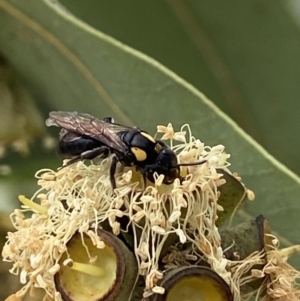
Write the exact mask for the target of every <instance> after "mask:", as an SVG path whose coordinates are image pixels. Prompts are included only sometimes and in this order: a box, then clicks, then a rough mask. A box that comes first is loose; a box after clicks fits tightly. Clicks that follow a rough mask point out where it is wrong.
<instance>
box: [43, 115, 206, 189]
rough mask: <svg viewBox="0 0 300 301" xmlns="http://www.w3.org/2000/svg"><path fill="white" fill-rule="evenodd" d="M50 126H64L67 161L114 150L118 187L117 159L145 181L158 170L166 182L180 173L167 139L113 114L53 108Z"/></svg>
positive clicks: (61, 137)
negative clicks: (123, 122) (120, 121)
mask: <svg viewBox="0 0 300 301" xmlns="http://www.w3.org/2000/svg"><path fill="white" fill-rule="evenodd" d="M46 125H47V126H57V127H61V128H62V129H61V131H60V134H59V144H58V152H59V153H60V155H61V156H63V157H71V158H72V159H71V160H70V161H68V163H67V165H70V164H73V163H75V162H77V161H80V160H85V159H88V160H92V159H94V158H96V157H98V156H101V157H103V158H106V157H107V156H109V155H110V154H112V155H113V157H112V164H111V167H110V181H111V184H112V188H113V189H114V188H116V180H115V172H116V167H117V163H118V162H120V163H121V164H123V165H124V166H136V168H137V170H138V171H140V172H141V174H142V176H143V179H144V183H145V180H146V178H147V179H148V180H149V181H151V182H154V173H155V172H156V173H157V174H163V175H164V180H163V183H164V184H171V183H173V182H174V180H175V179H176V178H181V176H180V166H188V165H198V164H202V163H204V162H206V161H201V162H193V163H191V164H178V161H177V157H176V154H175V153H174V151H172V150H171V149H170V148H169V147H168V146H167V145H166V144H165V143H164V142H163V141H161V140H155V139H154V138H153V137H152V136H151V135H150V134H148V133H147V132H145V131H143V130H141V129H138V128H132V127H127V126H124V125H121V124H117V123H114V120H113V119H112V118H110V117H108V118H105V119H103V120H99V119H97V118H95V117H93V116H91V115H89V114H84V113H77V112H73V113H70V112H62V111H57V112H50V113H49V118H48V119H47V120H46Z"/></svg>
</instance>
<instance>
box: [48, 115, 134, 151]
mask: <svg viewBox="0 0 300 301" xmlns="http://www.w3.org/2000/svg"><path fill="white" fill-rule="evenodd" d="M46 125H47V126H57V127H61V128H63V129H65V130H67V131H72V132H75V133H78V134H80V135H85V136H88V137H91V138H94V139H96V140H98V141H100V142H102V143H103V144H104V145H106V146H108V147H110V148H112V149H114V150H117V151H119V152H124V149H125V147H126V146H125V144H124V143H123V141H122V140H121V139H120V138H119V136H118V135H117V133H118V132H121V131H125V130H129V129H131V128H129V127H126V126H122V125H120V124H116V123H109V122H105V121H103V120H99V119H97V118H95V117H93V116H92V115H89V114H84V113H77V112H72V113H71V112H62V111H53V112H50V113H49V118H48V119H47V120H46Z"/></svg>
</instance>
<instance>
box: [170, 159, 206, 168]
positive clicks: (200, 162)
mask: <svg viewBox="0 0 300 301" xmlns="http://www.w3.org/2000/svg"><path fill="white" fill-rule="evenodd" d="M205 162H207V160H202V161H198V162H191V163H180V164H177V165H174V166H172V167H173V168H176V167H180V166H194V165H201V164H203V163H205Z"/></svg>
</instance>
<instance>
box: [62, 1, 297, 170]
mask: <svg viewBox="0 0 300 301" xmlns="http://www.w3.org/2000/svg"><path fill="white" fill-rule="evenodd" d="M61 2H62V3H63V4H64V5H65V6H66V7H67V8H68V9H69V10H70V11H71V12H72V13H74V14H75V15H76V16H78V17H79V18H80V19H81V20H84V21H85V22H87V23H88V24H91V25H92V26H94V27H95V28H98V29H99V30H101V31H103V32H105V33H107V34H109V35H111V36H113V37H115V38H117V39H118V40H120V41H122V42H124V43H126V44H127V45H130V46H131V47H133V48H135V49H138V50H140V51H142V52H144V53H146V54H148V55H149V56H151V57H153V58H155V59H157V60H158V61H159V62H161V63H162V64H163V65H165V66H167V67H168V68H170V69H171V70H173V71H175V72H176V73H177V74H180V76H181V77H183V78H184V79H186V80H187V81H188V82H189V83H191V84H193V85H194V86H195V87H196V88H197V89H199V90H200V91H202V92H203V93H205V95H206V96H208V97H209V98H210V99H212V100H213V102H214V103H215V104H217V105H218V106H219V108H220V109H221V110H222V111H224V112H225V113H226V114H228V115H229V116H230V117H231V118H232V119H233V120H235V121H236V122H237V123H238V124H239V125H240V126H241V127H242V128H243V129H244V130H245V131H246V132H247V133H248V134H250V135H251V136H252V137H254V138H255V139H256V140H257V141H258V142H259V143H260V144H261V145H263V146H264V147H265V148H266V149H267V150H268V151H269V152H270V153H271V154H273V155H274V156H275V157H276V158H278V159H279V160H280V161H281V162H284V164H286V165H287V166H288V167H289V168H290V169H292V170H293V171H295V172H296V173H298V174H299V173H300V160H298V157H299V149H300V140H299V139H295V137H297V136H298V132H299V117H298V112H299V110H300V107H299V94H300V86H299V84H298V81H297V79H298V78H299V77H300V52H299V51H298V50H299V47H300V32H299V13H298V16H297V9H296V8H297V7H296V3H298V2H299V1H297V0H287V1H280V0H279V1H273V0H264V1H257V0H248V1H247V2H246V3H245V2H244V1H240V0H232V1H230V2H228V1H223V0H211V1H198V0H167V1H155V0H153V1H146V2H145V1H139V0H127V1H123V2H122V1H105V0H104V1H103V0H102V1H101V0H89V1H88V4H87V3H86V2H85V1H76V0H61ZM293 2H294V3H295V4H294V6H292V3H293ZM116 4H117V5H116ZM116 7H117V9H116ZM295 15H296V16H295ZM294 19H296V20H294ZM297 20H298V26H297V24H296V22H295V21H297ZM287 146H290V147H287Z"/></svg>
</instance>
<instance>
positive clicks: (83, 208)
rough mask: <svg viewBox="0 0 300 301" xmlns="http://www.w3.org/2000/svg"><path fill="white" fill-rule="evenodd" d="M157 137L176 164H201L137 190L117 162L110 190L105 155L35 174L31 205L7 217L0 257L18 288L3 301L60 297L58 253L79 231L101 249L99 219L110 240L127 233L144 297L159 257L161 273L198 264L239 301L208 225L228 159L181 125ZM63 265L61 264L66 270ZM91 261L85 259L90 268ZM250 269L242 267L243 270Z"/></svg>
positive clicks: (156, 276) (236, 281)
mask: <svg viewBox="0 0 300 301" xmlns="http://www.w3.org/2000/svg"><path fill="white" fill-rule="evenodd" d="M158 132H159V133H163V137H162V139H167V140H169V144H170V147H171V148H172V149H173V150H174V151H175V152H176V154H177V156H178V161H179V163H188V162H196V161H202V160H206V162H205V163H203V164H200V165H195V166H189V167H184V168H182V174H183V175H186V177H185V179H184V181H183V182H182V183H180V181H179V179H176V180H175V181H174V183H173V184H171V185H163V184H162V181H163V176H162V175H160V176H159V175H156V181H155V184H153V185H149V186H147V187H146V188H145V189H144V190H142V189H140V188H139V187H140V185H139V183H136V182H134V181H133V178H132V173H133V172H132V170H127V169H124V168H123V167H122V166H121V165H120V166H119V169H118V171H117V174H116V180H117V181H116V182H117V188H116V189H115V190H114V191H112V189H111V183H110V180H109V168H110V166H111V159H110V158H107V159H105V160H103V161H102V162H101V164H99V165H86V164H84V163H83V162H79V163H77V164H73V165H71V166H67V167H64V168H62V169H60V170H59V171H52V170H47V169H43V170H40V171H39V172H38V173H37V174H36V177H37V178H38V185H39V186H40V187H41V188H40V190H39V191H37V192H36V193H35V195H34V196H33V197H32V200H35V203H33V202H32V201H30V200H28V199H26V198H24V197H21V198H20V200H21V201H22V202H23V204H24V206H23V208H22V209H16V210H15V212H14V213H13V214H12V215H11V219H12V221H13V224H14V226H15V228H16V232H14V233H9V234H8V240H7V243H6V245H5V247H4V249H3V252H2V255H3V257H4V259H5V260H6V261H11V262H13V268H12V269H11V272H12V273H15V274H19V275H20V281H21V283H23V284H24V287H23V289H21V290H20V291H19V292H17V293H16V294H14V295H12V296H10V297H9V298H8V299H7V300H10V301H13V300H14V301H15V300H21V299H22V297H23V296H24V295H25V293H26V291H27V290H28V289H30V288H32V287H40V288H43V289H44V290H45V291H46V293H47V296H48V298H49V299H50V300H55V301H58V300H61V296H60V294H59V293H58V292H57V291H56V287H55V284H54V274H55V273H56V272H57V271H58V270H59V269H60V264H59V262H60V259H61V257H62V255H63V254H64V253H66V252H68V250H67V243H68V241H69V240H70V239H71V238H72V236H73V235H74V234H75V233H76V232H79V233H80V234H81V235H82V239H83V236H84V234H86V235H88V236H89V237H90V238H91V240H92V242H93V244H94V245H95V246H96V247H97V248H103V247H104V243H103V241H101V240H100V238H99V237H98V236H97V234H96V233H97V228H98V227H99V226H100V227H101V226H102V225H103V223H104V222H105V221H106V222H108V224H109V226H110V228H111V232H112V233H114V234H115V235H117V234H119V233H120V231H125V230H126V229H127V228H128V227H131V228H132V230H133V234H134V235H133V239H134V252H135V255H136V258H137V262H138V267H139V274H140V275H143V276H144V277H145V284H146V285H145V286H146V287H145V292H144V297H145V298H146V297H147V296H150V295H151V294H153V293H163V292H164V289H163V288H162V287H160V286H159V284H158V282H159V280H160V279H161V278H162V277H163V273H162V271H161V266H159V262H160V261H161V260H162V261H163V262H164V263H165V267H166V268H167V267H171V266H179V265H180V264H182V265H185V264H190V262H191V261H193V262H194V263H197V262H199V261H201V260H203V261H205V262H207V263H208V264H210V266H211V267H212V269H213V270H215V271H216V272H217V273H218V274H219V275H220V276H221V277H223V279H224V280H225V281H226V282H227V283H228V284H229V285H230V287H231V290H232V292H233V293H234V296H235V300H240V282H241V280H240V277H237V276H236V275H237V274H236V275H234V271H235V270H234V269H231V264H232V263H231V262H230V261H228V260H226V259H225V257H224V256H223V250H222V248H221V237H220V235H219V232H218V228H217V227H216V225H215V222H216V220H217V216H218V211H219V210H222V207H221V206H220V205H218V202H217V201H218V196H219V194H218V189H217V188H218V186H220V185H223V184H224V182H225V181H224V180H223V179H222V174H220V173H219V169H226V168H227V167H228V165H229V164H228V163H227V159H228V158H229V155H228V154H226V153H224V147H223V146H221V145H218V146H215V147H208V146H204V144H203V143H202V142H201V141H200V140H197V139H195V138H194V137H193V136H192V134H191V132H190V128H189V126H188V125H185V126H184V127H182V129H181V131H180V132H177V133H176V132H174V130H173V127H172V126H171V125H170V124H169V125H168V126H167V127H163V126H160V127H158ZM186 132H188V135H186ZM148 184H149V183H148ZM32 211H33V213H32ZM30 212H31V215H29V217H26V216H28V213H30ZM124 216H125V217H127V218H128V221H129V222H128V225H126V227H124V225H122V226H123V227H121V224H120V222H119V221H120V218H121V217H124ZM83 241H84V239H83ZM170 241H171V242H172V243H171V246H170V250H171V252H169V254H163V255H164V259H162V253H163V251H164V248H166V245H167V244H168V243H170ZM179 244H189V246H190V249H189V251H188V252H186V251H185V252H186V253H184V252H181V251H179V250H178V248H177V247H176V246H177V245H179ZM168 249H169V248H168ZM67 254H68V253H67ZM87 254H89V251H88V249H87ZM259 259H260V258H259ZM70 260H71V259H67V260H65V262H64V263H63V264H65V265H68V262H69V261H70ZM93 260H94V258H91V257H90V262H91V263H92V262H93ZM72 264H73V263H72ZM73 265H74V264H73ZM75 266H76V263H75ZM252 266H253V265H252V264H251V263H250V264H248V265H247V266H246V267H245V268H244V270H247V269H249V268H250V267H252Z"/></svg>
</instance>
